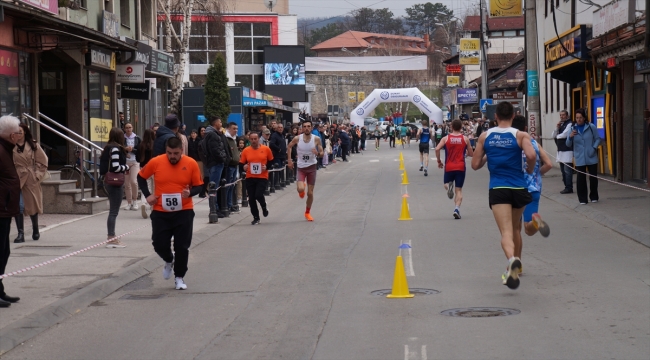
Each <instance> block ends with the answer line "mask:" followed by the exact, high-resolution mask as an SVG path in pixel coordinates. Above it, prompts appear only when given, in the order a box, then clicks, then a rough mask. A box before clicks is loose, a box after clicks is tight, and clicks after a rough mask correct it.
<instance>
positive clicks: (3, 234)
mask: <svg viewBox="0 0 650 360" xmlns="http://www.w3.org/2000/svg"><path fill="white" fill-rule="evenodd" d="M19 124H20V120H18V118H17V117H14V116H11V115H7V116H3V117H0V275H2V274H4V273H5V269H6V267H7V261H8V260H9V253H10V252H11V251H10V248H9V230H11V218H12V217H14V216H17V215H18V214H20V209H19V207H18V203H19V202H20V178H19V177H18V173H17V172H16V166H15V165H14V160H13V154H14V146H16V141H17V140H16V139H17V136H18V133H19V132H20V127H19V126H18V125H19ZM18 300H20V298H19V297H11V296H9V295H7V293H5V288H4V285H3V284H2V279H0V307H5V308H6V307H9V306H10V305H11V303H15V302H17V301H18Z"/></svg>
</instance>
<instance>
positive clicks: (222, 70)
mask: <svg viewBox="0 0 650 360" xmlns="http://www.w3.org/2000/svg"><path fill="white" fill-rule="evenodd" d="M203 91H205V103H204V104H203V111H204V115H205V117H206V118H208V120H209V119H210V117H211V116H219V117H221V120H222V121H223V123H224V124H225V123H226V121H227V119H228V115H229V114H230V92H229V91H228V75H226V60H225V59H224V58H223V55H221V54H219V55H218V56H217V58H216V59H215V61H214V64H212V65H210V67H209V68H208V78H207V80H206V82H205V86H204V88H203Z"/></svg>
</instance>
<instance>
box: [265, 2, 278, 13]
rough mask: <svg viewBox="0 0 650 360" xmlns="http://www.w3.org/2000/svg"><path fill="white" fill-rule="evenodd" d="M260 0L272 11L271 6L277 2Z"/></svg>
mask: <svg viewBox="0 0 650 360" xmlns="http://www.w3.org/2000/svg"><path fill="white" fill-rule="evenodd" d="M262 1H264V5H265V6H266V7H267V8H268V9H269V10H271V11H273V7H274V6H275V4H277V2H278V0H262Z"/></svg>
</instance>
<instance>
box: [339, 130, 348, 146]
mask: <svg viewBox="0 0 650 360" xmlns="http://www.w3.org/2000/svg"><path fill="white" fill-rule="evenodd" d="M339 138H340V139H341V145H343V146H349V145H350V136H349V135H348V133H346V132H345V131H341V133H340V134H339Z"/></svg>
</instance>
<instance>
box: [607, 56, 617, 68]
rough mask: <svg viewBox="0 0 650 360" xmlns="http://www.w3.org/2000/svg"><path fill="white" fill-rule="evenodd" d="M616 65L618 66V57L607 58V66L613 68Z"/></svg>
mask: <svg viewBox="0 0 650 360" xmlns="http://www.w3.org/2000/svg"><path fill="white" fill-rule="evenodd" d="M615 67H616V58H615V57H611V58H608V59H607V68H608V69H611V68H615Z"/></svg>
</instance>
